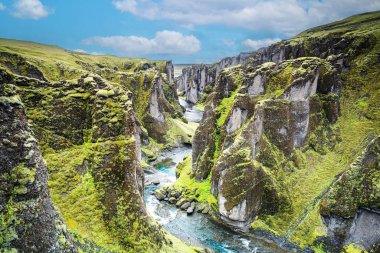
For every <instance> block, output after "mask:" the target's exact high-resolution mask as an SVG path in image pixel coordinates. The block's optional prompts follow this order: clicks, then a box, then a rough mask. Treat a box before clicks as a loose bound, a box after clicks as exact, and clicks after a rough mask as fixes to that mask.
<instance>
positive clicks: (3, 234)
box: [0, 84, 77, 253]
mask: <svg viewBox="0 0 380 253" xmlns="http://www.w3.org/2000/svg"><path fill="white" fill-rule="evenodd" d="M0 164H1V171H0V185H1V189H0V218H1V220H2V222H1V225H0V238H1V239H0V241H1V243H0V251H4V252H11V251H12V250H13V251H20V252H36V253H37V252H52V253H53V252H62V253H63V252H77V250H76V249H75V248H74V247H73V240H72V238H71V236H70V235H69V233H68V231H67V229H66V226H65V224H64V223H63V221H62V218H61V217H60V215H59V213H58V212H57V210H56V209H55V208H54V206H53V203H52V201H51V199H50V195H49V191H48V185H47V177H48V176H47V168H46V163H45V161H44V160H43V158H42V156H41V153H40V150H39V148H38V146H37V141H36V139H35V138H34V136H33V132H32V130H31V129H30V128H29V125H28V122H27V118H26V115H25V111H24V105H23V104H22V102H21V100H20V97H19V96H18V95H17V94H16V92H15V91H14V87H13V86H12V85H8V84H0ZM13 251H12V252H13Z"/></svg>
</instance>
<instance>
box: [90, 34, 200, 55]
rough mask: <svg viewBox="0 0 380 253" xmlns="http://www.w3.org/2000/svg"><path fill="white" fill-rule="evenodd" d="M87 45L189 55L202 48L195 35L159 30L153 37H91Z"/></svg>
mask: <svg viewBox="0 0 380 253" xmlns="http://www.w3.org/2000/svg"><path fill="white" fill-rule="evenodd" d="M83 43H84V44H86V45H97V46H101V47H104V48H109V49H112V50H114V51H115V52H118V53H122V54H125V55H130V56H136V55H174V54H178V55H187V54H193V53H196V52H198V51H199V50H200V49H201V43H200V41H199V40H198V39H197V38H196V37H194V36H193V35H183V34H182V33H179V32H175V31H167V30H164V31H160V32H157V33H156V35H155V37H154V38H152V39H149V38H145V37H139V36H109V37H91V38H88V39H85V40H84V41H83Z"/></svg>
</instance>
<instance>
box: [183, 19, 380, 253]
mask: <svg viewBox="0 0 380 253" xmlns="http://www.w3.org/2000/svg"><path fill="white" fill-rule="evenodd" d="M379 49H380V12H375V13H367V14H362V15H357V16H353V17H351V18H348V19H346V20H343V21H339V22H335V23H332V24H329V25H326V26H322V27H317V28H315V29H310V30H308V31H305V32H303V33H301V34H299V35H298V36H296V37H294V38H292V39H290V40H287V41H282V42H280V43H277V44H274V45H272V46H270V47H268V48H264V49H261V50H259V51H257V52H256V53H253V55H252V57H251V58H249V59H248V60H247V63H246V64H243V65H238V66H236V67H232V68H228V69H224V70H222V71H221V73H220V74H219V75H218V77H217V79H216V83H215V87H214V89H213V92H212V93H211V94H210V96H209V97H208V98H207V101H208V102H207V106H206V108H205V116H204V118H203V119H202V121H201V123H200V127H199V128H198V129H197V131H196V134H195V136H194V141H193V157H192V164H189V165H188V166H191V167H192V171H193V172H192V173H193V177H194V180H198V181H200V182H209V184H211V193H212V194H213V195H214V197H215V198H216V199H217V204H214V205H213V207H214V210H215V214H216V216H217V217H218V219H219V220H221V221H223V222H225V223H227V224H229V225H232V226H235V227H239V228H240V229H248V228H249V229H250V230H251V232H252V233H255V234H259V235H266V236H270V237H272V238H276V237H277V238H285V239H287V240H289V241H290V242H292V243H294V244H295V245H298V246H300V247H301V248H305V247H309V248H313V249H314V250H319V249H320V248H324V249H325V250H337V251H339V250H341V249H342V248H343V245H344V244H345V245H350V244H357V245H359V247H363V248H365V249H367V250H371V249H373V248H374V247H376V246H375V245H376V244H378V243H380V238H379V235H378V234H376V233H377V232H376V231H377V230H376V228H375V227H373V226H375V224H378V223H373V224H371V225H370V226H372V228H368V233H373V234H372V239H371V240H372V241H371V243H363V241H362V240H361V239H360V238H359V237H355V238H354V237H350V238H354V239H352V240H346V241H340V242H338V241H336V242H335V244H336V245H331V242H330V243H329V242H327V241H326V240H324V239H323V238H330V239H331V232H329V231H330V229H331V228H330V225H331V224H329V222H328V218H326V217H327V216H329V215H330V216H331V215H332V213H331V212H333V211H331V212H330V211H327V210H329V209H326V208H322V209H321V210H323V211H320V208H319V206H320V204H322V206H326V205H327V206H329V208H332V210H338V209H339V210H341V211H342V212H343V213H342V212H333V213H334V215H335V216H339V217H341V218H342V219H345V218H348V217H346V214H345V213H344V212H345V209H344V208H342V207H338V206H337V207H335V209H334V207H333V205H334V203H336V204H337V205H338V203H340V202H342V201H343V200H341V198H342V194H344V195H347V196H351V195H352V196H355V195H358V194H359V195H360V196H367V195H370V196H371V197H368V198H367V197H365V199H363V198H364V197H362V198H360V197H356V198H355V197H353V198H351V199H350V200H349V201H347V202H343V203H342V205H349V207H346V208H349V212H350V218H352V217H354V216H355V215H359V214H360V213H361V212H362V211H361V210H363V209H364V210H367V211H368V212H370V213H371V214H372V215H373V217H372V216H371V219H375V220H376V219H377V221H378V220H380V218H379V215H378V212H379V208H378V201H379V199H378V190H379V189H378V186H379V182H380V181H379V178H378V177H377V176H376V173H377V171H378V169H379V165H378V161H377V160H375V162H373V163H374V164H372V165H371V168H373V169H372V170H367V172H368V173H369V174H370V175H368V177H369V179H363V178H362V177H352V178H351V179H350V181H351V182H352V181H354V182H352V184H364V186H363V188H359V189H358V188H355V189H354V187H351V188H349V187H348V188H342V187H340V188H336V186H335V183H336V181H337V180H343V179H340V177H339V175H341V173H343V172H344V171H346V170H347V169H349V167H350V164H351V163H352V162H353V161H354V160H355V159H356V158H357V156H358V154H360V153H361V152H362V151H363V150H365V149H366V147H367V146H368V144H369V143H370V142H371V141H372V140H373V139H374V138H376V137H377V136H378V135H379V134H380V104H379V101H380V83H379V80H380V78H379V77H380V72H379V67H380V58H379V52H380V50H379ZM377 154H378V153H377ZM331 191H333V192H335V193H331ZM343 191H345V193H342V192H343ZM368 191H370V192H368ZM207 194H208V193H207ZM327 196H328V197H327ZM326 198H328V200H325V199H326ZM326 201H327V202H326ZM327 203H331V204H327ZM362 222H367V223H368V220H366V221H363V220H362ZM346 229H348V230H350V227H347V228H346ZM371 231H375V232H371ZM346 232H347V231H346ZM358 238H359V239H358ZM322 245H323V246H322ZM347 247H348V246H347ZM350 247H351V246H350ZM373 250H374V249H373Z"/></svg>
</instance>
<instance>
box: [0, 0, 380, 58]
mask: <svg viewBox="0 0 380 253" xmlns="http://www.w3.org/2000/svg"><path fill="white" fill-rule="evenodd" d="M375 10H380V0H362V1H359V0H357V1H355V0H340V1H336V0H319V1H311V0H303V1H297V0H234V1H230V0H188V1H186V0H92V1H88V0H82V1H79V0H0V37H3V38H12V39H19V40H30V41H35V42H41V43H45V44H53V45H58V46H61V47H63V48H66V49H70V50H83V51H86V52H88V53H101V54H114V55H118V56H129V57H145V58H151V59H172V60H173V61H174V63H200V62H204V63H211V62H215V61H217V60H219V59H221V58H223V57H226V56H231V55H236V54H238V53H239V52H244V51H252V50H256V49H258V48H260V47H263V46H267V45H269V44H271V43H273V42H276V41H278V40H280V39H286V38H289V37H291V36H293V35H295V34H297V33H299V32H301V31H302V30H304V29H307V28H310V27H313V26H316V25H320V24H325V23H328V22H331V21H335V20H339V19H342V18H344V17H347V16H350V15H353V14H356V13H361V12H366V11H375Z"/></svg>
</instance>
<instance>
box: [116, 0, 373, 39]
mask: <svg viewBox="0 0 380 253" xmlns="http://www.w3.org/2000/svg"><path fill="white" fill-rule="evenodd" d="M113 5H114V6H115V8H117V9H118V10H120V11H122V12H128V13H131V14H133V15H136V16H139V17H143V18H146V19H150V20H157V19H168V20H173V21H176V24H178V25H182V26H189V27H191V26H192V25H208V24H222V25H228V26H234V27H241V28H246V29H250V30H255V31H270V32H280V33H284V34H288V35H293V34H295V33H297V32H300V31H302V30H304V29H305V28H309V27H313V26H316V25H320V24H323V23H328V22H330V21H334V20H337V19H341V18H344V17H347V16H349V15H352V14H355V13H361V12H366V11H374V10H379V9H380V1H373V0H361V1H357V0H340V1H336V0H320V1H311V0H305V1H297V0H234V1H231V0H188V1H178V0H162V1H160V2H157V1H155V0H114V1H113Z"/></svg>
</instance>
